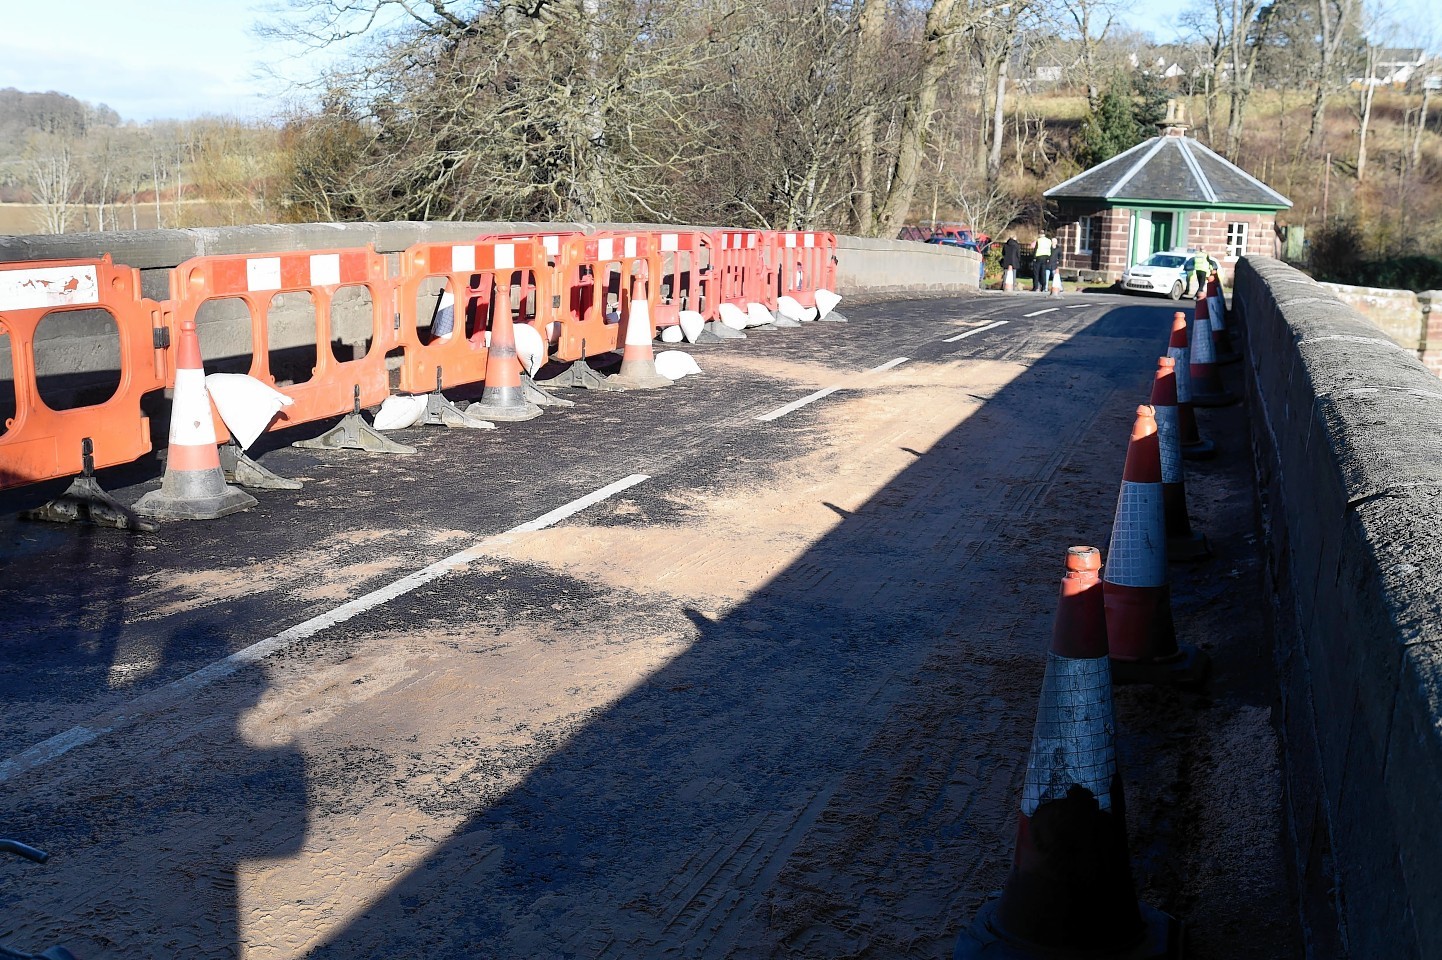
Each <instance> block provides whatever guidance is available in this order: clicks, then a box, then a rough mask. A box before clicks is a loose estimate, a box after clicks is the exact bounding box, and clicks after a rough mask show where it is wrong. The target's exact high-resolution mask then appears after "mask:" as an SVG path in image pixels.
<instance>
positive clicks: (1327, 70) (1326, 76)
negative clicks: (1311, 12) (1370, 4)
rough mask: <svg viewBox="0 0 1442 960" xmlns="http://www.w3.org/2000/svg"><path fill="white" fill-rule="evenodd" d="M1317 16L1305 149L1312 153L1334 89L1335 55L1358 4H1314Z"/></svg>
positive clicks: (1337, 0) (1328, 0) (1336, 0)
mask: <svg viewBox="0 0 1442 960" xmlns="http://www.w3.org/2000/svg"><path fill="white" fill-rule="evenodd" d="M1313 2H1314V3H1315V9H1316V13H1317V59H1316V61H1315V73H1314V75H1313V76H1314V79H1315V87H1314V88H1313V93H1312V122H1311V126H1310V127H1308V129H1307V147H1308V149H1310V150H1313V151H1315V150H1316V149H1317V148H1318V147H1319V146H1320V145H1321V143H1322V135H1323V133H1324V131H1325V124H1324V123H1323V120H1324V118H1325V113H1326V109H1327V94H1328V93H1330V92H1331V90H1332V88H1333V87H1334V86H1335V85H1336V82H1337V77H1336V72H1337V71H1336V67H1337V59H1338V58H1337V54H1338V50H1339V49H1340V48H1341V46H1342V41H1343V39H1344V38H1345V37H1346V36H1347V31H1348V28H1349V27H1350V26H1351V25H1352V22H1353V19H1354V18H1355V17H1356V15H1357V8H1358V5H1359V3H1360V0H1313Z"/></svg>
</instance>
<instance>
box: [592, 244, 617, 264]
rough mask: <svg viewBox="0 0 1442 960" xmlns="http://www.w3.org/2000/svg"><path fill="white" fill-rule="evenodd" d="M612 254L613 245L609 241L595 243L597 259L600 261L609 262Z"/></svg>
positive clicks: (613, 251) (613, 250)
mask: <svg viewBox="0 0 1442 960" xmlns="http://www.w3.org/2000/svg"><path fill="white" fill-rule="evenodd" d="M613 253H615V244H613V243H612V242H611V241H610V240H609V239H606V240H598V241H597V242H596V256H597V258H599V259H601V260H610V259H611V255H612V254H613Z"/></svg>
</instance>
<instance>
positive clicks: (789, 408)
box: [756, 357, 911, 423]
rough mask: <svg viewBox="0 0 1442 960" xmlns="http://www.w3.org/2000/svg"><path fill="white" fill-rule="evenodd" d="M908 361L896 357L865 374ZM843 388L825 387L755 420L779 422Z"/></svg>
mask: <svg viewBox="0 0 1442 960" xmlns="http://www.w3.org/2000/svg"><path fill="white" fill-rule="evenodd" d="M909 359H911V358H910V357H897V358H896V359H895V360H888V361H886V362H885V363H883V364H882V365H881V366H879V367H872V368H871V369H870V370H867V371H866V372H867V373H881V372H882V371H883V370H890V369H891V368H892V367H899V366H901V365H902V364H903V363H905V362H906V361H907V360H909ZM845 386H846V384H844V383H838V384H836V385H835V386H830V387H825V388H824V389H821V390H817V391H816V392H815V393H809V394H807V395H806V396H804V397H802V398H801V399H800V400H792V401H791V402H790V403H788V404H786V405H785V406H782V407H777V408H776V409H775V410H772V411H770V412H768V413H763V414H761V416H759V417H757V418H756V419H757V420H764V421H766V422H768V423H769V422H770V421H772V420H780V419H781V418H782V417H784V416H786V415H787V414H788V413H792V412H794V411H797V410H800V409H801V408H802V407H804V406H806V405H807V404H808V403H815V402H816V401H817V400H820V399H822V398H823V397H829V396H831V395H832V394H833V393H835V392H836V391H838V390H841V389H843V388H844V387H845Z"/></svg>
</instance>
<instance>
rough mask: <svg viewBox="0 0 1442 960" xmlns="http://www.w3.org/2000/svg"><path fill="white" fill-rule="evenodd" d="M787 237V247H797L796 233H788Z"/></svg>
mask: <svg viewBox="0 0 1442 960" xmlns="http://www.w3.org/2000/svg"><path fill="white" fill-rule="evenodd" d="M785 237H786V246H788V247H794V246H796V234H794V233H788V234H785Z"/></svg>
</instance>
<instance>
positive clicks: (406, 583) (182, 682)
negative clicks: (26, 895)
mask: <svg viewBox="0 0 1442 960" xmlns="http://www.w3.org/2000/svg"><path fill="white" fill-rule="evenodd" d="M649 479H650V477H649V476H647V475H646V474H643V473H637V474H632V475H631V476H629V477H626V478H624V479H621V480H617V481H616V482H615V483H612V484H608V485H606V486H604V487H602V488H601V489H599V490H596V491H593V492H591V493H588V494H586V495H585V496H584V497H580V498H578V499H576V500H572V501H571V502H570V503H568V504H566V505H564V506H561V507H557V508H556V509H555V510H552V511H551V512H549V513H545V514H542V515H541V516H539V517H537V518H536V519H534V520H528V521H526V522H525V523H522V524H518V525H517V526H514V527H512V528H511V529H509V530H507V531H506V532H505V533H499V534H496V535H494V536H490V537H487V538H486V539H484V540H482V541H480V542H479V543H476V544H473V545H472V546H469V547H467V548H466V549H464V550H462V551H460V552H459V553H453V554H451V555H450V556H449V557H446V558H445V559H444V560H437V561H436V562H435V563H433V564H431V565H430V566H428V567H422V568H421V569H420V570H417V571H416V572H415V573H412V574H409V575H407V576H404V577H402V578H400V579H399V580H397V581H395V582H394V583H390V584H387V585H386V586H384V587H381V588H380V589H378V590H373V591H371V592H370V593H368V594H366V595H365V596H363V597H356V598H355V599H354V600H351V601H349V602H347V603H343V604H341V605H340V606H338V607H336V608H335V609H334V610H331V611H328V612H326V613H322V614H320V615H319V616H315V617H311V618H310V619H309V620H307V621H305V622H304V623H299V624H296V625H295V626H293V627H291V628H290V629H289V630H285V631H283V632H281V633H278V634H276V635H275V636H273V637H267V638H266V639H264V640H260V641H258V642H256V643H253V644H251V645H250V646H248V647H246V648H245V649H243V650H237V651H236V652H235V653H232V654H231V655H230V656H228V657H226V658H225V659H224V660H217V661H216V662H215V663H212V664H210V665H209V666H206V667H202V668H201V669H199V670H197V671H195V672H194V673H192V674H189V675H187V676H184V677H181V678H180V679H179V680H174V681H172V682H170V683H168V684H166V685H165V686H163V687H157V688H156V689H154V690H151V691H150V692H149V693H145V694H142V695H141V696H139V697H136V698H135V699H134V700H131V701H129V702H128V703H126V704H124V705H122V706H120V707H118V708H116V709H115V710H112V711H109V712H107V713H105V714H103V715H101V716H99V717H97V718H95V719H94V720H92V721H91V724H90V725H88V726H75V727H71V728H70V729H69V730H66V731H65V732H64V733H58V734H56V735H55V736H53V737H51V738H50V739H48V740H45V741H42V742H40V743H37V744H36V745H35V746H33V747H30V748H29V749H28V750H24V751H22V752H20V753H17V754H16V755H15V756H13V757H11V758H10V759H8V760H6V761H4V762H3V763H0V783H4V782H5V781H7V780H10V779H11V778H13V777H16V776H18V775H19V774H22V773H24V772H26V771H27V770H34V769H35V768H36V767H42V766H44V765H45V764H47V763H49V762H50V761H52V760H55V759H57V758H59V757H61V756H64V755H65V754H67V753H69V752H70V751H71V750H74V749H75V748H76V747H82V746H84V745H85V744H87V743H92V742H94V741H95V740H98V739H99V738H100V737H102V736H104V735H105V734H107V733H111V732H113V731H114V730H117V729H119V728H121V727H126V726H129V725H130V724H132V723H134V722H135V721H136V720H137V719H138V718H139V716H140V715H142V714H144V713H145V712H147V711H148V710H149V709H152V708H154V707H158V706H161V705H163V704H164V703H166V702H167V701H170V700H172V699H174V698H175V697H176V695H178V694H190V693H193V692H195V691H196V690H199V689H200V688H201V687H204V686H207V685H209V684H212V683H214V682H215V681H217V680H221V679H224V678H225V677H228V676H230V675H231V674H233V673H235V672H236V671H237V670H240V669H241V668H242V667H245V666H247V665H248V664H252V663H256V662H257V661H260V660H263V659H265V658H266V657H268V656H270V655H271V654H273V653H275V652H277V651H279V650H283V649H285V648H286V647H289V646H291V645H292V644H295V643H298V642H299V641H301V640H305V639H307V638H309V637H313V636H315V635H316V634H317V633H320V632H321V631H323V630H326V629H329V628H330V627H333V626H335V625H336V624H339V623H344V622H345V621H347V620H349V619H351V618H352V617H356V616H359V615H360V614H362V613H365V612H366V611H367V610H370V609H372V608H374V607H378V606H380V605H381V604H383V603H386V602H387V601H390V600H394V599H395V598H396V597H400V596H403V595H405V594H407V593H410V592H411V591H412V590H415V589H417V588H419V587H423V586H425V585H426V584H428V583H430V582H431V581H433V580H438V579H440V578H441V577H443V576H445V575H446V574H447V573H451V572H453V571H454V570H455V569H456V568H457V567H459V566H461V565H462V564H466V563H469V562H471V561H472V560H478V559H480V558H481V557H482V556H484V555H485V554H486V553H487V552H488V551H489V550H490V549H491V548H492V547H494V546H497V545H499V544H502V543H507V542H509V540H508V538H509V537H510V536H512V535H514V534H518V533H532V532H534V531H537V530H544V529H545V528H547V527H549V526H553V525H554V524H557V523H560V522H561V521H562V520H565V519H566V518H567V517H570V516H573V515H574V514H577V513H580V512H581V511H582V510H585V509H586V508H587V507H591V506H594V505H596V504H598V503H600V502H601V501H602V500H605V499H607V498H608V497H613V496H615V495H616V494H618V493H620V492H622V491H623V490H629V489H630V488H631V487H634V486H636V484H638V483H642V482H644V481H646V480H649Z"/></svg>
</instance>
